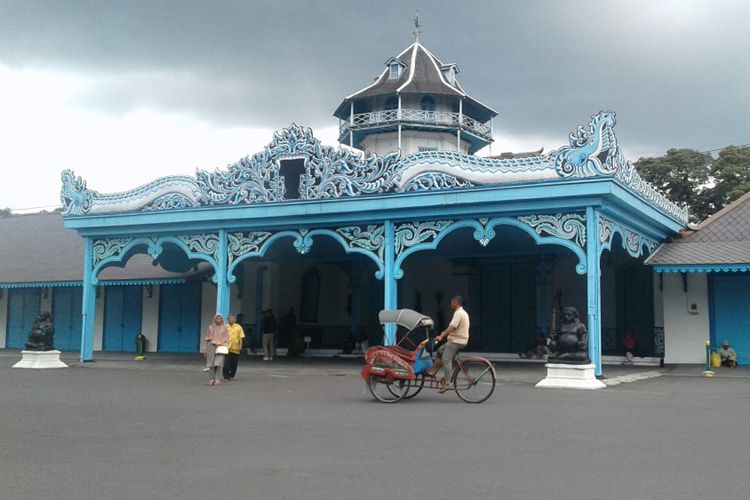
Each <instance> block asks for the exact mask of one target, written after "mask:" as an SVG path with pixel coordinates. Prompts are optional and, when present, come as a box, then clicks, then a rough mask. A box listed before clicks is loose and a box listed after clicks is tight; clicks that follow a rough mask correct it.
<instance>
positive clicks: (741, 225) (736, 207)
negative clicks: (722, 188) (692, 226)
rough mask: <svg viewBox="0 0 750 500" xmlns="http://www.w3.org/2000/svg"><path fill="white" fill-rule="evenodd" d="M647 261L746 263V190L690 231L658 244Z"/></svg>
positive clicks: (749, 249) (749, 222) (749, 203)
mask: <svg viewBox="0 0 750 500" xmlns="http://www.w3.org/2000/svg"><path fill="white" fill-rule="evenodd" d="M647 263H648V264H651V265H679V264H686V265H690V264H694V265H696V264H744V263H750V193H748V194H746V195H745V196H743V197H742V198H740V199H738V200H737V201H735V202H734V203H732V204H731V205H729V206H727V207H725V208H724V209H723V210H721V211H719V212H717V213H716V214H714V215H713V216H712V217H710V218H709V219H706V220H705V221H704V222H702V223H701V224H700V225H699V226H698V228H697V229H696V230H695V231H694V232H692V233H690V234H688V235H687V236H685V237H683V238H682V239H680V240H676V241H674V242H671V243H666V244H664V245H662V246H661V247H659V249H658V250H657V251H656V252H654V254H653V255H652V256H651V257H650V258H649V259H648V261H647Z"/></svg>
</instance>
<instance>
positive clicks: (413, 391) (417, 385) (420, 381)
mask: <svg viewBox="0 0 750 500" xmlns="http://www.w3.org/2000/svg"><path fill="white" fill-rule="evenodd" d="M422 388H424V373H420V374H419V375H417V378H415V379H414V380H410V381H409V389H408V390H407V391H406V395H405V396H404V399H411V398H413V397H414V396H416V395H417V394H419V393H420V392H422Z"/></svg>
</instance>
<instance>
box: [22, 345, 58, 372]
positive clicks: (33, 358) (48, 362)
mask: <svg viewBox="0 0 750 500" xmlns="http://www.w3.org/2000/svg"><path fill="white" fill-rule="evenodd" d="M67 367H68V365H66V364H65V363H63V362H62V361H60V351H58V350H54V351H21V361H19V362H18V363H16V364H15V365H13V368H34V369H37V370H42V369H46V368H67Z"/></svg>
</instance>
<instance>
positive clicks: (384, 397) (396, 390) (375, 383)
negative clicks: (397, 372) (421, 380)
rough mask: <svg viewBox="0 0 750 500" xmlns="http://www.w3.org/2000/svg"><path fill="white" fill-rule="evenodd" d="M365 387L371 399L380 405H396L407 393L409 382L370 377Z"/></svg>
mask: <svg viewBox="0 0 750 500" xmlns="http://www.w3.org/2000/svg"><path fill="white" fill-rule="evenodd" d="M367 387H368V388H369V389H370V393H372V395H373V397H374V398H375V399H377V400H378V401H380V402H382V403H397V402H398V401H401V400H402V399H403V398H404V396H406V393H407V392H409V380H403V379H388V378H385V377H380V376H377V375H370V378H369V379H368V380H367Z"/></svg>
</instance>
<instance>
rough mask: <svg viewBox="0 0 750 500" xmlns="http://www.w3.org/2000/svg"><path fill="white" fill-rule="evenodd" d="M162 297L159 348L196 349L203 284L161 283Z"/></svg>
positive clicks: (168, 350)
mask: <svg viewBox="0 0 750 500" xmlns="http://www.w3.org/2000/svg"><path fill="white" fill-rule="evenodd" d="M159 300H160V304H159V351H161V352H197V351H198V348H199V345H200V344H199V343H200V313H201V284H200V283H188V284H185V285H162V286H161V287H160V289H159Z"/></svg>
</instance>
